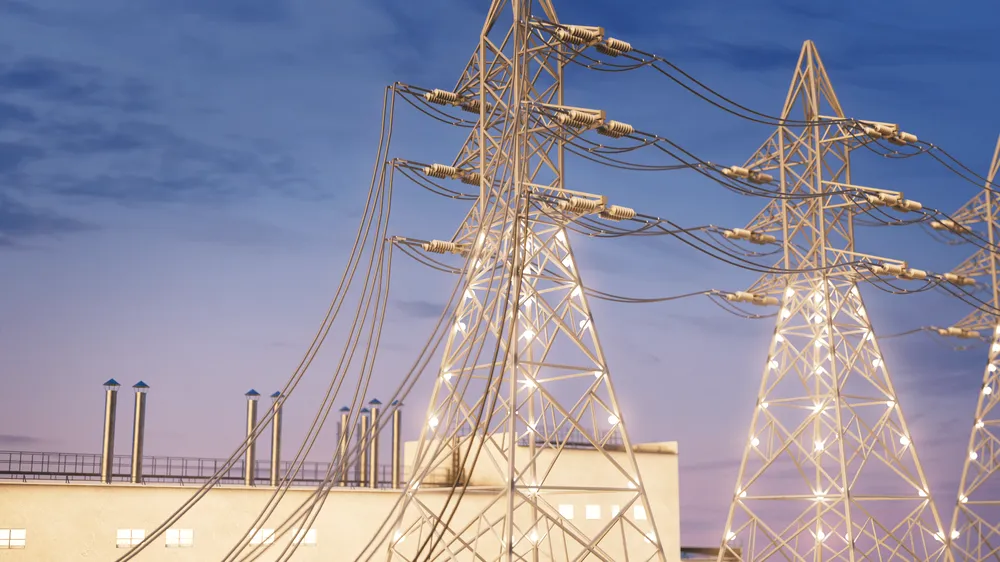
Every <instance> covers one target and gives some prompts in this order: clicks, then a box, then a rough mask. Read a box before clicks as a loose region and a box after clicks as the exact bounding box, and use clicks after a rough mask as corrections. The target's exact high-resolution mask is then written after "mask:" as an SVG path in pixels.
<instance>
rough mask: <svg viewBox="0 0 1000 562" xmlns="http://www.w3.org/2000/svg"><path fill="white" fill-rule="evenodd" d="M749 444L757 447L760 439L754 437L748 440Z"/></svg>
mask: <svg viewBox="0 0 1000 562" xmlns="http://www.w3.org/2000/svg"><path fill="white" fill-rule="evenodd" d="M750 444H751V445H753V446H754V447H756V446H757V445H760V439H757V438H756V437H754V438H753V439H751V440H750Z"/></svg>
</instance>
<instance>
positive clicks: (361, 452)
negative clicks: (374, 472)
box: [358, 408, 369, 486]
mask: <svg viewBox="0 0 1000 562" xmlns="http://www.w3.org/2000/svg"><path fill="white" fill-rule="evenodd" d="M359 421H360V422H361V432H360V434H359V435H358V486H364V485H365V480H366V479H367V476H368V446H367V445H368V421H369V420H368V408H361V419H360V420H359Z"/></svg>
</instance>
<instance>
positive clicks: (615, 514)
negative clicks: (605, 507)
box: [611, 505, 622, 517]
mask: <svg viewBox="0 0 1000 562" xmlns="http://www.w3.org/2000/svg"><path fill="white" fill-rule="evenodd" d="M621 512H622V508H620V507H618V506H617V505H613V506H611V516H612V517H618V514H619V513H621Z"/></svg>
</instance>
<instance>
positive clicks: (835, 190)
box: [719, 41, 943, 562]
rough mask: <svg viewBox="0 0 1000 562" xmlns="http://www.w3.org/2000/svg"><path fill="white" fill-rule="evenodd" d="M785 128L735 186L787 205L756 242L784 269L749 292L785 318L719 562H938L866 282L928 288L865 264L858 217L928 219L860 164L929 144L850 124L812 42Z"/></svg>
mask: <svg viewBox="0 0 1000 562" xmlns="http://www.w3.org/2000/svg"><path fill="white" fill-rule="evenodd" d="M781 116H782V119H783V124H782V125H781V126H779V127H778V129H777V130H776V131H775V133H774V134H773V135H772V136H771V137H770V138H769V139H768V140H767V142H766V143H765V144H764V145H763V146H762V147H761V148H760V149H759V150H758V152H757V153H756V154H754V155H753V156H752V157H751V158H750V159H749V160H748V161H747V163H746V164H744V165H743V166H741V167H734V168H729V169H727V170H726V171H725V172H724V173H726V174H727V175H730V176H737V177H742V178H746V179H749V180H750V181H754V182H756V183H766V182H769V181H773V180H777V181H778V182H779V183H780V192H781V193H783V194H794V195H796V196H797V198H791V199H789V198H785V199H775V200H774V201H772V202H771V203H770V204H769V205H768V206H767V207H766V208H765V210H764V211H763V212H762V213H760V214H759V215H758V216H757V217H756V218H755V219H754V221H753V222H751V224H750V225H749V226H748V227H747V230H749V231H750V232H751V233H753V235H754V236H758V237H759V236H764V235H768V234H770V235H773V236H776V237H777V238H779V239H781V240H782V241H783V246H784V254H783V257H782V259H781V260H780V261H779V263H778V265H777V267H779V268H785V269H788V270H797V271H796V272H794V273H790V274H787V275H769V276H765V277H764V278H763V279H762V280H761V281H759V282H758V283H757V284H756V285H755V286H754V287H753V288H752V289H751V290H750V292H751V293H752V294H754V295H757V296H758V298H760V297H763V296H765V295H773V296H776V297H778V298H779V299H780V302H781V309H780V313H779V318H778V321H777V326H776V328H775V331H774V336H773V338H772V342H771V345H770V351H769V354H768V358H767V365H766V367H765V369H764V375H763V379H762V381H761V386H760V392H759V394H758V398H757V405H756V408H755V409H754V413H753V417H752V421H751V423H750V434H749V436H748V443H747V447H746V449H745V451H744V453H743V459H742V462H741V464H740V469H739V476H738V480H737V485H736V490H735V495H734V497H733V502H732V506H731V509H730V512H729V516H728V519H727V523H726V527H725V531H724V533H725V537H724V539H723V547H722V549H721V550H720V554H719V560H733V559H743V560H753V561H755V562H756V561H760V560H770V559H774V560H782V561H785V560H790V561H805V560H810V561H819V560H824V561H829V560H851V561H854V560H873V561H874V560H877V561H880V562H885V561H890V560H905V561H908V562H912V561H914V560H920V561H924V560H930V559H936V557H938V556H939V555H940V554H941V551H942V549H943V544H942V541H943V535H942V531H941V529H942V526H941V523H940V519H939V517H938V514H937V511H936V510H935V508H934V506H933V503H932V502H931V498H930V492H929V490H928V486H927V482H926V479H925V478H924V474H923V471H922V469H921V467H920V463H919V461H918V459H917V454H916V451H915V450H914V445H913V442H912V440H911V436H910V433H909V430H908V429H907V426H906V423H905V421H904V418H903V414H902V411H901V409H900V406H899V401H898V398H897V396H896V392H895V390H894V388H893V385H892V381H891V380H890V378H889V373H888V371H887V370H886V366H885V364H884V362H883V359H882V353H881V351H880V349H879V346H878V342H877V340H876V338H875V335H874V332H873V330H872V325H871V322H870V321H869V319H868V317H867V314H866V312H865V307H864V303H863V301H862V299H861V295H860V293H859V291H858V287H857V283H858V282H859V281H861V280H862V279H863V278H864V277H865V276H868V275H871V274H879V275H886V274H889V275H894V276H896V277H899V278H903V279H907V278H921V276H925V275H926V274H925V273H924V272H921V271H918V270H912V269H908V268H907V267H906V265H905V264H900V263H899V262H893V261H892V260H885V259H882V258H874V257H872V256H865V255H862V254H859V253H857V252H856V251H855V243H854V223H853V217H854V215H855V214H856V213H857V212H858V211H860V210H862V209H864V208H866V207H867V208H871V207H873V206H884V207H889V208H894V209H896V210H898V211H903V212H905V211H908V210H917V209H919V207H920V206H919V204H917V203H915V202H912V201H907V200H905V199H903V198H902V194H900V193H897V192H889V191H885V190H879V189H874V188H867V187H863V186H857V185H854V184H852V180H853V178H852V177H851V171H850V154H851V152H852V150H853V149H855V148H858V147H860V146H862V145H863V144H864V143H866V142H872V141H873V140H874V139H884V140H886V141H889V142H893V143H895V144H907V143H909V142H914V141H916V137H914V136H913V135H910V134H909V133H904V132H901V131H899V128H898V127H897V126H895V125H891V124H887V123H877V122H870V121H863V122H862V121H856V120H851V119H846V118H845V116H844V112H843V110H842V109H841V106H840V103H839V102H838V101H837V96H836V94H835V93H834V90H833V87H832V86H831V84H830V81H829V78H828V77H827V74H826V71H825V70H824V68H823V63H822V62H821V60H820V58H819V54H818V53H817V51H816V47H815V45H813V43H812V42H811V41H807V42H806V43H805V44H804V46H803V48H802V52H801V55H800V58H799V62H798V67H797V69H796V71H795V75H794V78H793V80H792V84H791V87H790V88H789V91H788V96H787V98H786V100H785V105H784V109H783V111H782V113H781Z"/></svg>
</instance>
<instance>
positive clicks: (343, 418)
mask: <svg viewBox="0 0 1000 562" xmlns="http://www.w3.org/2000/svg"><path fill="white" fill-rule="evenodd" d="M350 415H351V409H350V408H348V407H347V406H344V407H343V408H341V409H340V426H339V427H338V428H337V429H338V431H337V432H338V433H339V434H340V435H339V440H340V444H339V447H340V469H341V470H340V485H341V486H346V485H347V473H348V471H349V470H350V468H351V459H349V458H347V445H348V442H347V424H348V423H349V420H350Z"/></svg>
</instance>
